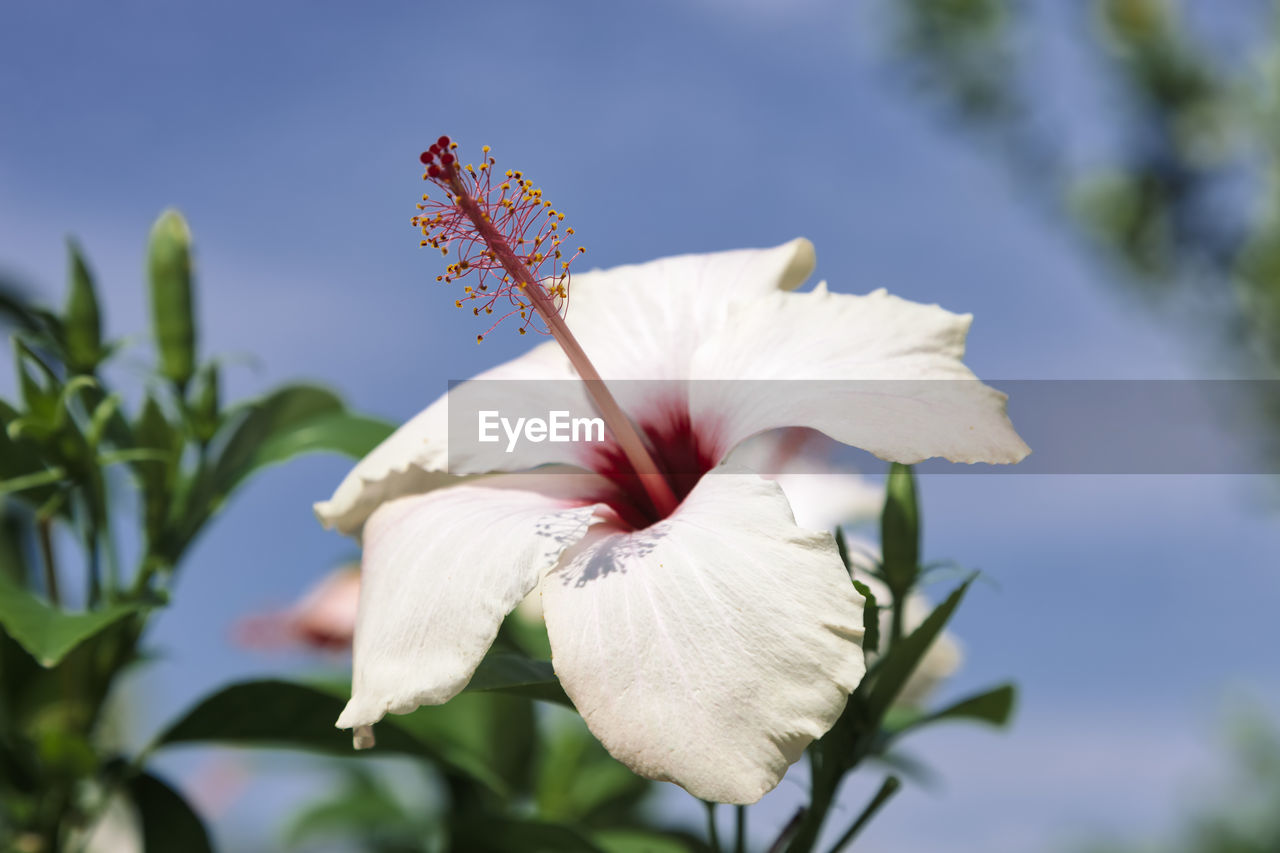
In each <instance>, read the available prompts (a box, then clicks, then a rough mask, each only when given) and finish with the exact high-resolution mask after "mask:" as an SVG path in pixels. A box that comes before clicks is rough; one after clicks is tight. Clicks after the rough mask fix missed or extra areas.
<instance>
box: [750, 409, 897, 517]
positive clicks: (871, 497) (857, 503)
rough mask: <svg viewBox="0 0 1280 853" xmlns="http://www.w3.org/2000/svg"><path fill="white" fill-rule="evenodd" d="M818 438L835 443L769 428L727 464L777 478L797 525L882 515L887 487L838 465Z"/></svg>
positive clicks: (800, 432) (804, 432)
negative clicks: (816, 442)
mask: <svg viewBox="0 0 1280 853" xmlns="http://www.w3.org/2000/svg"><path fill="white" fill-rule="evenodd" d="M815 438H816V439H820V440H821V441H823V442H827V443H830V440H829V439H827V438H825V437H823V436H819V435H818V434H817V433H814V432H810V431H808V430H791V429H787V430H774V431H772V432H767V433H763V434H761V435H757V436H755V437H754V438H750V439H747V441H745V442H743V443H742V444H740V445H738V446H737V447H735V448H734V449H733V451H732V452H730V454H729V457H728V459H726V460H725V464H726V465H740V466H742V467H743V468H746V469H747V470H749V471H753V472H755V473H757V474H760V475H761V476H763V477H765V478H766V479H770V480H774V481H776V482H777V483H778V485H780V486H782V492H783V494H785V495H786V496H787V503H789V504H791V512H792V514H793V515H794V516H795V518H796V524H798V525H800V526H801V527H804V528H807V529H809V530H835V529H836V528H837V527H840V526H843V525H846V524H861V523H864V522H868V521H873V520H875V519H877V518H879V516H880V509H881V507H882V506H883V504H884V490H883V489H882V488H880V487H879V486H877V485H875V484H873V483H872V482H871V481H870V480H868V479H867V478H865V477H862V476H859V475H858V474H855V473H853V472H852V471H849V470H847V469H841V468H839V467H837V466H833V464H832V463H831V461H830V460H829V459H826V458H824V456H823V454H822V453H821V452H819V451H818V450H816V449H815V448H814V447H813V444H814V441H813V440H814V439H815ZM833 446H834V445H833Z"/></svg>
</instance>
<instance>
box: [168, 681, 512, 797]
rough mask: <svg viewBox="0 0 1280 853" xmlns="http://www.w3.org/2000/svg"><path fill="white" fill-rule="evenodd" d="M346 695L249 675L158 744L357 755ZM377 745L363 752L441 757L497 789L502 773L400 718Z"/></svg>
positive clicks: (381, 728) (381, 732) (379, 735)
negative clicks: (345, 719)
mask: <svg viewBox="0 0 1280 853" xmlns="http://www.w3.org/2000/svg"><path fill="white" fill-rule="evenodd" d="M345 704H346V700H345V699H343V698H342V697H340V696H335V695H334V694H333V693H331V692H328V691H326V690H323V689H321V688H318V687H311V686H308V685H304V684H294V683H292V682H288V681H277V680H264V681H246V682H241V683H239V684H232V685H230V686H228V687H224V688H222V689H221V690H219V691H217V692H216V693H214V694H212V695H210V696H207V697H205V698H204V699H202V700H201V701H200V702H199V703H198V704H197V705H196V706H195V707H194V708H192V709H191V710H189V711H188V712H187V713H186V714H185V715H183V717H182V718H181V719H179V720H178V721H177V722H175V723H173V724H172V725H171V726H169V728H168V729H166V730H165V731H164V732H163V733H162V734H161V735H160V736H159V737H158V738H157V739H156V741H155V748H160V747H165V746H175V745H178V744H184V743H186V744H189V743H226V744H233V745H237V746H245V747H256V748H265V749H302V750H308V751H312V752H322V753H327V754H329V755H340V756H351V755H356V754H357V753H356V752H355V750H354V748H353V747H352V745H351V733H350V732H349V731H344V730H341V729H337V728H335V727H334V722H335V721H336V720H337V719H338V715H339V714H340V713H342V708H343V706H344V705H345ZM374 733H375V737H376V739H377V745H376V746H374V747H373V748H372V749H371V750H362V751H361V752H362V753H363V752H372V753H384V754H392V753H398V754H402V755H412V756H417V757H419V758H426V759H430V760H433V761H438V762H440V763H441V764H443V765H445V766H446V767H448V768H451V769H453V770H455V771H457V772H460V773H463V774H465V775H467V776H469V777H471V778H472V779H475V780H476V781H478V782H480V783H482V784H484V785H485V786H487V787H489V788H491V789H492V790H494V791H497V792H500V793H501V792H503V791H504V790H505V787H506V786H505V784H504V783H503V781H502V779H501V778H499V776H498V775H497V774H496V773H495V772H494V771H493V770H492V769H490V768H489V767H487V766H486V765H485V764H484V762H483V761H480V760H479V759H477V758H476V757H475V756H474V755H472V754H470V753H469V752H468V751H466V750H465V749H463V748H460V747H458V746H456V745H454V744H452V743H450V742H449V740H448V739H441V740H440V741H434V742H433V741H432V740H429V739H427V738H424V737H418V736H416V735H415V734H414V733H413V732H412V731H410V730H409V729H408V728H407V727H405V726H404V725H401V724H400V722H399V720H398V718H387V719H384V720H382V721H381V722H379V723H378V724H377V726H376V727H375V729H374Z"/></svg>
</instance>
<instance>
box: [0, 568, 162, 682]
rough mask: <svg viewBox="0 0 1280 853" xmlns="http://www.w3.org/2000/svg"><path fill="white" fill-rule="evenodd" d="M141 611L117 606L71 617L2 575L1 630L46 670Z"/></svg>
mask: <svg viewBox="0 0 1280 853" xmlns="http://www.w3.org/2000/svg"><path fill="white" fill-rule="evenodd" d="M142 609H143V605H140V604H116V605H113V606H111V607H107V608H105V609H102V610H93V611H89V612H87V613H68V612H66V611H63V610H59V609H57V608H56V607H53V606H51V605H49V604H46V603H45V602H44V601H42V600H40V599H39V598H36V597H35V596H34V595H32V594H31V593H30V592H28V591H27V590H25V589H23V588H22V587H20V586H18V585H17V584H15V583H14V582H13V581H11V580H10V579H9V578H7V577H5V576H4V575H3V574H0V627H3V628H4V630H5V633H7V634H8V635H9V636H11V637H13V639H15V640H17V641H18V643H19V644H21V646H22V647H23V648H24V649H26V650H27V652H29V653H30V654H31V656H32V657H34V658H35V659H36V660H37V661H39V662H40V665H41V666H44V667H54V666H57V665H58V662H59V661H60V660H62V659H63V658H64V657H66V655H67V653H68V652H70V651H71V650H72V649H74V648H75V647H76V646H78V645H80V644H81V643H83V642H84V641H85V640H87V639H89V638H90V637H92V636H93V635H95V634H97V633H99V632H100V631H102V630H104V629H106V628H108V627H110V626H111V625H113V624H115V623H116V622H119V621H120V620H121V619H124V618H125V617H127V616H131V615H133V614H135V613H138V612H140V611H141V610H142Z"/></svg>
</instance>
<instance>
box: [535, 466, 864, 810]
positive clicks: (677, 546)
mask: <svg viewBox="0 0 1280 853" xmlns="http://www.w3.org/2000/svg"><path fill="white" fill-rule="evenodd" d="M543 606H544V608H545V610H546V619H547V630H548V632H549V635H550V639H551V648H552V653H553V661H554V663H555V668H556V673H557V675H559V677H560V680H561V683H562V684H563V685H564V688H565V691H566V692H567V693H568V694H569V697H570V698H571V699H573V702H574V704H575V705H576V706H577V708H578V710H579V712H581V714H582V716H583V718H584V719H585V720H586V722H587V725H588V726H589V727H590V728H591V731H592V732H594V733H595V735H596V737H598V738H599V739H600V740H601V742H602V743H604V745H605V747H606V748H608V750H609V751H610V752H611V753H612V754H613V755H614V757H616V758H618V759H619V760H620V761H622V762H623V763H624V764H626V765H627V766H628V767H630V768H631V769H632V770H634V771H636V772H637V773H640V774H641V775H644V776H648V777H649V778H652V779H660V780H666V781H671V782H675V783H676V784H678V785H681V786H682V787H684V788H685V789H686V790H688V791H689V792H690V793H691V794H693V795H694V796H697V797H701V798H703V799H705V800H713V801H718V802H727V803H752V802H755V801H756V800H758V799H759V798H760V797H761V796H763V795H764V794H765V793H766V792H768V791H769V790H771V789H772V788H773V787H774V786H775V785H777V784H778V782H779V780H781V779H782V776H783V774H784V773H786V770H787V767H788V766H789V765H791V764H792V763H793V762H794V761H796V759H798V758H799V757H800V755H801V754H802V753H803V751H804V748H805V747H806V746H807V745H808V744H809V743H810V742H811V741H813V740H814V739H815V738H818V737H820V736H821V735H822V734H823V733H825V732H826V731H827V730H828V729H829V728H830V727H831V726H832V724H834V723H835V721H836V719H837V718H838V717H839V716H840V712H841V711H842V710H843V709H844V706H845V702H846V700H847V698H848V694H849V693H850V692H851V691H852V690H853V689H854V687H856V686H857V684H858V682H859V680H860V679H861V678H862V675H863V673H864V672H865V669H864V666H863V658H862V650H861V647H860V642H861V639H862V597H861V596H859V595H858V594H857V592H856V591H855V590H854V589H853V585H852V584H851V583H850V581H849V576H848V575H847V574H846V572H845V571H844V568H843V566H841V564H840V558H839V556H838V555H837V554H836V550H835V544H834V542H833V540H832V539H831V536H830V534H827V533H816V532H810V531H806V530H801V529H800V528H798V527H796V525H795V523H794V522H793V521H792V518H791V512H790V510H789V509H788V507H787V503H786V499H785V498H784V497H783V496H782V492H781V490H780V489H779V488H778V486H777V485H776V484H775V483H771V482H768V481H767V480H764V479H762V478H760V477H757V476H755V475H752V474H740V473H718V472H717V473H712V474H708V475H707V476H705V477H703V478H702V480H701V481H700V482H699V483H698V485H697V486H696V487H695V488H694V490H693V492H691V493H690V494H689V496H688V497H687V498H686V499H685V501H684V502H683V503H682V504H681V505H680V507H679V509H678V510H677V511H676V512H675V514H674V515H672V516H671V517H670V518H669V519H667V520H666V521H663V522H661V523H659V524H657V525H654V526H653V527H651V528H648V529H646V530H641V531H637V532H621V531H618V530H617V529H616V528H615V529H613V530H610V529H609V525H599V526H597V527H595V528H593V529H592V531H591V532H590V533H588V535H587V538H586V539H584V540H583V541H582V542H581V543H580V544H579V545H578V546H577V547H575V548H574V549H573V550H572V551H571V552H568V553H566V555H565V556H564V558H563V559H562V560H561V564H560V566H559V567H557V569H556V570H555V571H554V572H552V573H551V574H549V575H548V576H547V577H546V579H545V580H544V582H543Z"/></svg>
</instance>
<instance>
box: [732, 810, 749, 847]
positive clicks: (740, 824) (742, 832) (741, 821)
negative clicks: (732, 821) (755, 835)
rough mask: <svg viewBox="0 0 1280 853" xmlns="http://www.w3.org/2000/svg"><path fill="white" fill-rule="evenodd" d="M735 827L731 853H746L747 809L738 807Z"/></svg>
mask: <svg viewBox="0 0 1280 853" xmlns="http://www.w3.org/2000/svg"><path fill="white" fill-rule="evenodd" d="M736 811H737V821H736V822H737V826H736V827H735V829H736V832H735V834H734V839H733V853H747V807H746V806H738V807H737V809H736Z"/></svg>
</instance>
